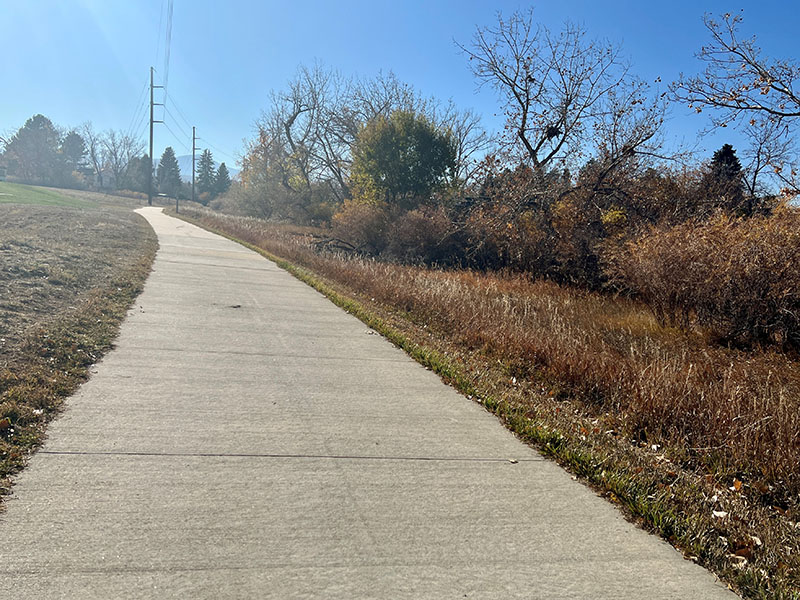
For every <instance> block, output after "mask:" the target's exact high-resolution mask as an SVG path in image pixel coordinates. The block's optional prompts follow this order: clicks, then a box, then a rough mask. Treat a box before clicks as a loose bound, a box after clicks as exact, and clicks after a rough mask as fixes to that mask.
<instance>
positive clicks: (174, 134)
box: [164, 122, 192, 152]
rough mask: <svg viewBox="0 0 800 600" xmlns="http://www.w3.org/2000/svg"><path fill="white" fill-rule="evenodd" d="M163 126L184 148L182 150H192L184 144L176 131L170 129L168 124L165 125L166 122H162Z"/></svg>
mask: <svg viewBox="0 0 800 600" xmlns="http://www.w3.org/2000/svg"><path fill="white" fill-rule="evenodd" d="M164 127H166V129H167V131H169V132H170V133H171V134H172V137H173V139H174V140H175V141H176V142H178V143H179V144H180V145H181V146H182V147H183V149H184V150H186V151H187V152H191V151H192V150H191V148H190V147H189V146H187V145H186V142H184V141H183V140H181V137H180V136H179V135H178V134H177V133H175V132H174V131H172V129H170V126H169V125H167V123H166V122H165V123H164Z"/></svg>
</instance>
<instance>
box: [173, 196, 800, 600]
mask: <svg viewBox="0 0 800 600" xmlns="http://www.w3.org/2000/svg"><path fill="white" fill-rule="evenodd" d="M187 214H188V215H191V217H192V218H193V219H194V220H196V221H197V222H198V223H200V224H203V225H205V226H206V227H208V228H211V229H213V230H217V231H219V232H221V233H225V234H227V235H230V236H232V237H234V238H235V239H239V240H242V241H244V242H246V243H249V244H251V245H253V247H256V248H261V249H262V250H263V251H266V253H267V254H268V255H269V256H270V257H271V258H272V259H273V260H276V261H277V262H278V263H279V264H280V265H281V266H282V267H284V268H286V269H288V270H290V271H291V272H292V273H294V274H295V275H296V276H298V277H300V278H301V279H303V280H304V281H306V282H307V283H309V284H310V285H313V286H315V287H316V288H317V289H319V290H320V291H322V292H323V293H325V294H326V295H328V297H329V298H331V299H332V300H333V301H334V302H336V303H338V304H339V305H340V306H342V307H344V308H345V309H347V310H348V311H349V312H351V313H353V314H354V315H356V316H358V317H359V318H361V319H362V320H364V321H365V322H366V323H368V324H369V325H370V326H371V327H374V328H375V329H377V330H378V331H380V332H381V333H383V334H384V335H385V336H386V337H388V338H389V339H390V340H391V341H393V342H394V343H396V344H397V345H399V346H401V347H402V348H404V349H405V350H406V351H407V352H409V354H411V355H412V356H413V357H414V358H416V359H417V360H418V361H420V362H422V363H423V364H425V365H426V366H428V367H430V368H431V369H433V370H435V371H436V372H438V373H439V374H440V375H441V376H442V378H443V379H445V380H446V381H447V382H449V383H451V384H452V385H454V386H455V387H456V388H458V389H460V390H461V391H462V392H464V393H465V394H466V395H468V396H470V397H472V398H474V399H475V400H477V401H479V402H481V403H482V404H483V405H484V406H486V407H487V408H488V409H489V410H491V411H492V412H494V413H495V414H497V415H498V416H499V417H500V418H501V420H503V422H504V423H505V424H506V425H507V426H508V427H509V428H510V429H512V430H513V431H515V432H516V433H517V434H518V435H519V436H520V437H521V438H523V439H525V440H527V441H528V442H530V443H531V444H533V445H535V446H537V447H538V448H539V449H540V450H541V451H542V452H543V453H545V454H547V455H549V456H551V457H553V458H554V459H555V460H557V461H559V462H560V463H561V464H563V465H564V466H565V467H566V468H568V469H570V470H572V471H573V472H574V473H575V474H576V475H578V476H579V477H581V478H582V479H583V480H584V481H586V482H587V483H588V484H589V485H591V486H593V487H594V488H595V489H597V490H598V492H599V493H601V494H602V495H604V496H606V497H607V498H608V499H609V500H611V501H612V502H614V503H617V504H618V505H619V506H620V507H621V508H622V509H623V511H624V512H625V513H626V514H627V515H628V516H629V518H631V519H632V520H634V521H636V522H638V523H640V524H641V525H642V526H643V527H645V528H647V529H650V530H652V531H654V532H657V533H658V534H660V535H662V536H663V537H664V538H665V539H667V540H668V541H670V542H671V543H672V544H673V545H674V546H676V547H677V548H678V549H679V550H681V551H682V552H683V553H684V555H685V556H686V557H687V559H690V560H694V561H696V562H699V563H700V564H703V565H704V566H706V567H708V568H710V569H712V570H713V571H715V572H716V573H717V574H718V575H720V576H721V577H722V578H723V579H724V580H726V581H728V582H729V583H730V584H731V585H732V586H733V587H734V588H735V589H737V590H738V591H739V592H740V593H742V594H743V595H744V596H745V597H748V598H775V599H793V600H796V599H798V598H800V525H798V521H800V499H799V498H800V361H798V359H797V357H793V356H789V355H784V354H780V353H777V352H761V351H750V352H745V351H736V350H730V349H726V348H723V347H720V346H718V345H715V344H713V343H712V342H710V341H709V339H708V338H707V337H706V336H704V335H703V333H702V332H695V333H691V334H687V333H683V332H681V331H679V330H676V329H671V328H668V327H662V326H661V325H659V324H658V322H657V321H656V320H655V319H654V318H653V316H652V314H651V313H650V311H649V310H648V309H647V307H645V306H644V305H641V304H637V303H634V302H631V301H629V300H626V299H620V298H611V297H608V296H602V295H598V294H591V293H587V292H582V291H578V290H574V289H570V288H564V287H559V286H556V285H554V284H551V283H547V282H531V281H529V280H526V279H524V278H522V277H511V276H498V275H492V274H479V273H474V272H466V271H460V272H446V271H435V270H429V269H421V268H414V267H403V266H398V265H389V264H382V263H378V262H375V261H362V260H350V259H347V258H346V257H337V256H334V255H330V254H319V253H316V252H314V251H313V249H312V247H311V245H310V244H309V239H308V237H307V236H305V235H303V232H300V231H298V230H291V229H287V228H280V227H276V226H274V225H269V224H266V223H264V222H259V221H257V220H253V219H239V218H231V217H223V216H219V215H214V214H212V213H209V212H205V211H195V212H191V211H185V212H184V216H186V215H187Z"/></svg>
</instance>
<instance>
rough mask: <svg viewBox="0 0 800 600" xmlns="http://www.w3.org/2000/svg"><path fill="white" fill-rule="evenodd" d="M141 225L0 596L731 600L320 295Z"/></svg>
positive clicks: (38, 480)
mask: <svg viewBox="0 0 800 600" xmlns="http://www.w3.org/2000/svg"><path fill="white" fill-rule="evenodd" d="M141 212H142V214H144V215H145V217H146V218H147V219H148V220H149V221H150V222H151V223H152V225H153V227H154V228H155V230H156V232H157V233H158V236H159V240H160V242H161V249H160V251H159V253H158V257H157V259H156V263H155V267H154V270H153V273H152V275H151V277H150V279H149V280H148V282H147V285H146V288H145V291H144V292H143V293H142V295H141V297H140V298H139V300H138V302H137V303H136V306H135V308H134V309H133V310H132V311H131V313H130V314H129V316H128V319H127V320H126V321H125V324H124V325H123V328H122V333H121V336H120V338H119V340H118V344H117V348H116V350H114V351H113V352H111V353H110V354H109V355H108V356H107V357H106V358H105V359H104V360H103V361H102V363H101V364H99V365H98V366H97V367H96V373H95V374H94V376H93V377H92V378H91V380H90V381H89V382H88V383H87V384H85V385H84V386H83V387H82V388H81V390H80V391H79V392H78V393H77V394H76V395H75V396H74V397H73V398H71V399H70V401H69V403H68V409H67V410H66V412H65V413H64V415H63V416H62V417H61V418H59V419H58V420H57V421H56V422H54V423H53V424H52V426H51V429H50V438H49V441H48V442H47V444H46V446H45V447H44V449H43V451H41V452H39V454H38V455H36V456H35V457H34V458H33V460H32V461H31V463H30V466H29V468H28V469H27V470H26V471H25V472H24V473H23V474H22V476H21V477H20V478H19V479H18V484H17V485H16V486H15V491H14V495H13V496H12V497H11V499H10V500H9V502H8V510H7V513H6V514H5V515H3V516H2V517H0V581H2V588H3V592H2V593H3V594H8V597H9V598H12V597H13V598H15V600H21V599H37V600H39V599H49V598H81V599H86V598H103V599H110V598H126V599H130V598H214V599H219V598H276V599H278V598H279V599H290V598H321V599H331V598H342V599H351V598H387V599H389V598H391V599H397V598H412V599H421V598H431V599H440V598H482V599H485V598H498V599H500V598H502V599H510V598H526V599H533V598H547V599H549V600H552V599H558V598H615V599H621V598H631V599H633V598H635V599H644V598H646V599H661V598H664V599H666V598H674V599H685V598H714V599H726V598H727V599H730V598H735V596H734V595H733V594H731V593H730V592H728V591H726V590H725V589H724V587H723V586H722V585H721V584H719V583H717V582H715V579H714V577H713V576H712V575H711V574H709V573H708V572H706V571H704V570H703V569H701V568H700V567H698V566H696V565H694V564H693V563H691V562H687V561H685V560H683V558H682V557H681V556H680V555H679V554H678V553H677V552H676V551H675V550H673V549H672V548H671V547H670V546H669V545H667V544H666V543H664V542H662V541H660V540H658V539H657V538H655V537H653V536H650V535H647V534H646V533H644V532H642V531H640V530H638V529H637V528H636V527H634V526H632V525H630V524H628V523H627V522H626V521H625V520H624V519H623V518H622V517H621V516H620V515H619V514H618V513H617V511H616V510H615V509H614V508H613V507H612V506H611V505H609V504H608V503H607V502H605V501H604V500H602V499H600V498H598V497H597V496H596V495H595V494H594V493H592V492H591V491H590V490H588V489H586V488H585V487H584V486H582V485H581V484H579V483H576V482H575V481H573V480H572V479H571V477H570V476H569V475H568V474H567V473H565V472H564V471H562V470H561V469H560V468H559V467H557V466H555V465H554V464H552V463H550V462H548V461H546V460H543V459H542V458H541V457H540V456H539V455H538V454H537V453H536V452H534V451H533V450H531V449H529V448H528V447H526V446H525V445H523V444H522V443H520V442H519V441H518V440H517V439H516V438H515V437H514V436H513V435H511V434H510V433H508V432H507V431H506V430H505V429H504V428H503V427H502V426H500V425H499V424H498V423H497V422H496V420H495V419H494V417H492V416H491V415H489V414H488V413H486V412H485V411H484V410H483V409H482V408H481V407H479V406H478V405H476V404H474V403H472V402H470V401H469V400H467V399H465V398H463V397H462V396H460V395H459V394H457V393H456V392H455V391H453V390H452V389H450V388H448V387H446V386H445V385H443V384H442V383H441V382H440V381H439V379H438V378H437V377H436V376H435V375H433V374H432V373H430V372H428V371H426V370H425V369H423V368H422V367H420V366H419V365H417V364H416V363H414V362H413V361H411V360H410V359H409V358H407V357H406V356H405V354H404V353H403V352H401V351H400V350H398V349H396V348H395V347H393V346H392V345H391V344H389V343H388V342H387V341H385V340H384V339H383V338H381V337H380V336H378V335H370V332H368V331H367V328H366V327H365V326H364V325H363V324H362V323H360V322H359V321H357V320H356V319H354V318H352V317H350V316H349V315H347V314H345V313H343V312H342V311H340V310H339V309H338V308H336V307H335V306H334V305H332V304H331V303H329V302H328V301H327V300H326V299H325V298H323V297H322V296H321V295H319V294H318V293H317V292H315V291H313V290H311V289H310V288H308V287H306V286H305V285H303V284H302V283H299V282H298V281H296V280H294V279H293V278H292V277H291V276H290V275H288V274H286V273H285V272H283V271H281V270H279V269H278V268H277V267H276V266H274V265H273V264H272V263H270V262H268V261H267V260H265V259H263V258H261V257H259V256H258V255H257V254H255V253H253V252H250V251H248V250H246V249H244V248H242V247H241V246H238V245H237V244H234V243H232V242H229V241H227V240H225V239H222V238H220V237H217V236H214V235H212V234H210V233H207V232H205V231H202V230H200V229H197V228H195V227H193V226H191V225H188V224H186V223H183V222H181V221H178V220H175V219H172V218H169V217H166V216H164V215H162V214H161V213H160V212H159V211H158V210H157V209H143V210H142V211H141ZM508 459H515V460H517V461H519V462H517V463H516V464H514V463H512V462H510V461H509V460H508Z"/></svg>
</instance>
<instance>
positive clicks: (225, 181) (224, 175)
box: [214, 163, 231, 196]
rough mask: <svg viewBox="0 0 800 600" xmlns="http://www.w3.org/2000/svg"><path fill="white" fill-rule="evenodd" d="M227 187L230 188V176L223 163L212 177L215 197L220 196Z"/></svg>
mask: <svg viewBox="0 0 800 600" xmlns="http://www.w3.org/2000/svg"><path fill="white" fill-rule="evenodd" d="M229 187H231V176H230V173H228V167H226V166H225V163H222V164H221V165H220V166H219V169H217V175H216V177H214V192H215V193H216V195H218V196H221V195H222V194H224V193H225V192H227V191H228V188H229Z"/></svg>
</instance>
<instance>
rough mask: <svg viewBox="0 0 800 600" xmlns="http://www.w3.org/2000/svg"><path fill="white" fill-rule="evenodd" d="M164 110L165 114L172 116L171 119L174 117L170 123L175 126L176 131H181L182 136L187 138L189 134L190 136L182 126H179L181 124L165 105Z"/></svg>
mask: <svg viewBox="0 0 800 600" xmlns="http://www.w3.org/2000/svg"><path fill="white" fill-rule="evenodd" d="M164 111H165V112H166V114H168V115H169V116H170V117H172V118H173V119H175V120H174V122H173V123H172V124H173V125H174V126H175V128H176V129H177V130H178V131H180V132H181V133H182V134H183V135H184V137H186V138H187V139H188V138H190V137H191V136H190V135H189V134H188V133H186V130H185V129H184V128H183V127H181V124H180V123H178V120H177V119H176V117H175V115H173V114H172V111H171V110H170V109H169V108H167V107H166V106H165V107H164ZM189 127H191V125H189Z"/></svg>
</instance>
